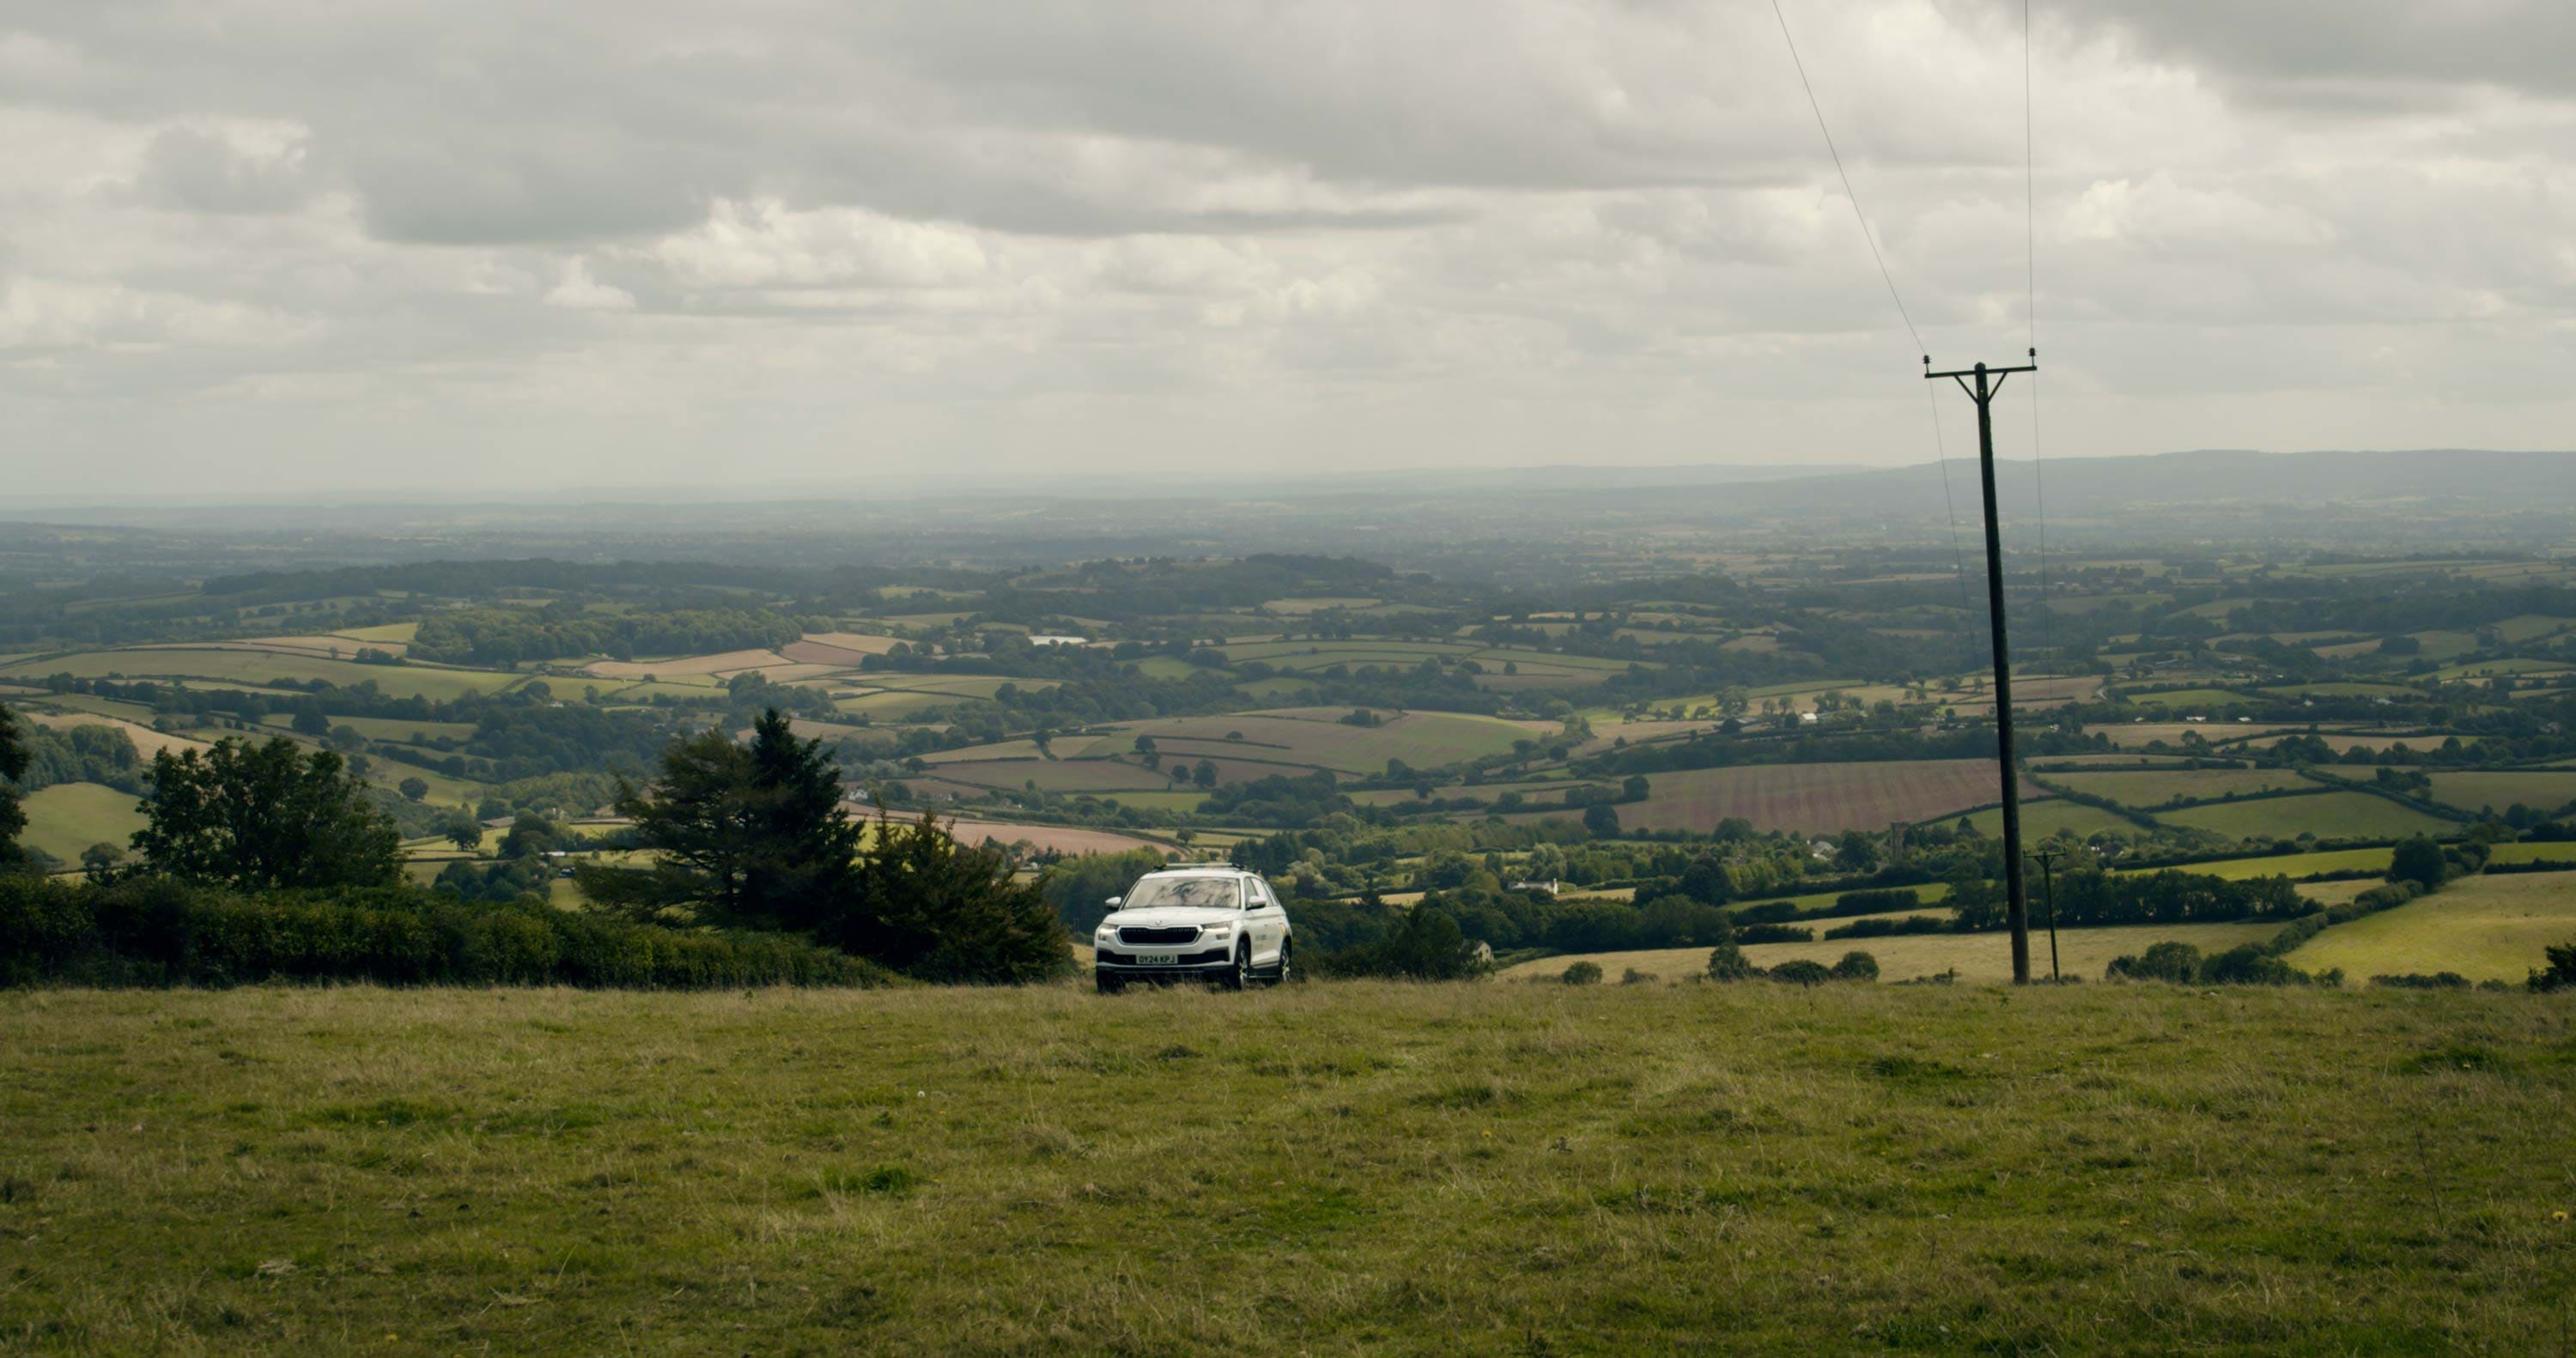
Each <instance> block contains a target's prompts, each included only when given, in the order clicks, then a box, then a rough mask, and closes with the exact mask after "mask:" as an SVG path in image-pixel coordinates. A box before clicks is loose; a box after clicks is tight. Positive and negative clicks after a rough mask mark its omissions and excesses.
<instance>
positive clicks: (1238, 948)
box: [1225, 942, 1252, 990]
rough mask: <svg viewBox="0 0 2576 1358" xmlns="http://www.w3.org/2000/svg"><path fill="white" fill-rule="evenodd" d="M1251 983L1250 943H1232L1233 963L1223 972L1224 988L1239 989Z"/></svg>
mask: <svg viewBox="0 0 2576 1358" xmlns="http://www.w3.org/2000/svg"><path fill="white" fill-rule="evenodd" d="M1251 984H1252V944H1251V943H1250V942H1243V943H1237V944H1235V945H1234V965H1233V966H1232V967H1231V968H1228V969H1227V971H1226V973H1225V988H1226V989H1228V990H1241V989H1243V988H1244V987H1246V986H1249V985H1251Z"/></svg>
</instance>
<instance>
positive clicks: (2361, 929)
mask: <svg viewBox="0 0 2576 1358" xmlns="http://www.w3.org/2000/svg"><path fill="white" fill-rule="evenodd" d="M2569 942H2576V872H2526V873H2512V874H2506V875H2499V876H2492V877H2490V876H2479V877H2463V878H2461V879H2460V880H2458V881H2456V882H2453V883H2452V884H2451V885H2449V886H2447V887H2445V888H2443V889H2442V890H2440V891H2438V892H2435V893H2434V894H2432V895H2430V896H2424V897H2419V898H2418V899H2416V900H2412V901H2409V902H2407V903H2406V904H2404V905H2401V906H2399V907H2397V908H2396V909H2394V910H2384V911H2381V912H2380V913H2378V914H2375V915H2365V916H2363V917H2361V918H2360V919H2357V920H2354V921H2352V922H2351V923H2349V924H2338V925H2336V926H2335V927H2333V928H2331V929H2328V930H2326V931H2325V932H2324V933H2322V934H2319V935H2317V936H2316V937H2315V938H2313V939H2310V940H2309V941H2308V942H2307V943H2306V944H2304V945H2302V946H2301V947H2300V948H2299V949H2298V950H2297V951H2295V952H2293V953H2291V954H2290V956H2289V961H2290V964H2291V965H2292V966H2296V967H2302V968H2305V969H2307V970H2310V971H2322V970H2324V969H2326V968H2328V967H2341V968H2343V969H2344V974H2345V975H2346V976H2347V977H2348V978H2350V982H2351V983H2358V982H2360V981H2362V980H2364V979H2366V978H2368V977H2371V976H2378V975H2403V974H2405V973H2408V972H2420V973H2423V974H2426V975H2430V974H2432V973H2434V972H2440V971H2455V972H2458V973H2459V974H2460V975H2462V976H2465V977H2467V978H2469V979H2470V980H2472V981H2488V980H2494V981H2512V982H2516V983H2519V982H2520V981H2521V980H2522V979H2523V978H2524V977H2525V976H2526V975H2528V974H2529V973H2530V971H2531V970H2532V969H2533V968H2535V967H2537V966H2539V965H2540V964H2541V962H2542V961H2543V960H2544V952H2545V950H2546V949H2547V948H2549V947H2550V945H2552V944H2559V943H2569Z"/></svg>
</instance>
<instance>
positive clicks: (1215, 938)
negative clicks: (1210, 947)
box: [1199, 924, 1234, 943]
mask: <svg viewBox="0 0 2576 1358" xmlns="http://www.w3.org/2000/svg"><path fill="white" fill-rule="evenodd" d="M1233 936H1234V926H1233V925H1231V924H1209V925H1203V926H1201V927H1200V929H1199V938H1200V940H1201V941H1202V942H1208V943H1221V942H1224V941H1225V940H1226V939H1229V938H1232V937H1233Z"/></svg>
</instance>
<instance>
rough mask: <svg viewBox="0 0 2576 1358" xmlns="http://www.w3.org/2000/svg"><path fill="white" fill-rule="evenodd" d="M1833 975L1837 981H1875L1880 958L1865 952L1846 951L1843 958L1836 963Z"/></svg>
mask: <svg viewBox="0 0 2576 1358" xmlns="http://www.w3.org/2000/svg"><path fill="white" fill-rule="evenodd" d="M1833 977H1834V979H1835V980H1837V981H1875V980H1877V979H1878V959H1877V958H1875V957H1872V956H1870V955H1869V954H1868V953H1865V952H1858V951H1854V952H1847V953H1844V954H1843V960H1841V961H1839V962H1836V963H1834V970H1833Z"/></svg>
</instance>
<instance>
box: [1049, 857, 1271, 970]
mask: <svg viewBox="0 0 2576 1358" xmlns="http://www.w3.org/2000/svg"><path fill="white" fill-rule="evenodd" d="M1091 947H1092V959H1093V966H1092V978H1093V979H1094V980H1095V981H1097V982H1098V983H1099V986H1100V989H1101V991H1102V992H1103V993H1107V992H1111V991H1115V990H1117V989H1118V988H1119V987H1120V986H1123V985H1125V984H1126V983H1128V982H1129V981H1173V980H1199V981H1214V982H1216V983H1218V984H1219V985H1222V986H1225V987H1226V988H1228V989H1230V990H1241V989H1242V988H1243V987H1244V986H1246V985H1248V984H1250V983H1251V982H1253V981H1255V980H1263V981H1270V982H1273V983H1278V982H1284V981H1286V980H1287V979H1288V956H1289V953H1290V951H1291V950H1292V947H1293V944H1292V941H1291V940H1290V938H1289V928H1288V912H1287V911H1286V910H1283V909H1281V908H1280V906H1279V897H1278V895H1277V894H1276V893H1274V892H1272V891H1271V889H1270V884H1269V883H1268V882H1265V881H1263V880H1261V877H1260V876H1259V874H1257V873H1250V872H1246V871H1244V870H1243V869H1241V868H1237V867H1200V868H1165V869H1163V870H1161V871H1158V872H1149V873H1146V874H1145V875H1144V876H1142V877H1139V878H1137V879H1136V885H1135V886H1133V887H1131V888H1129V889H1128V892H1127V894H1126V895H1124V896H1112V897H1110V898H1109V918H1107V919H1104V920H1102V921H1101V922H1100V928H1099V929H1098V930H1096V931H1094V933H1093V934H1092V938H1091Z"/></svg>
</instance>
